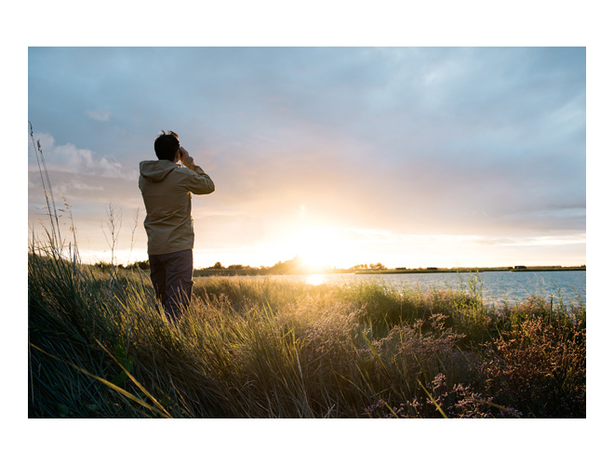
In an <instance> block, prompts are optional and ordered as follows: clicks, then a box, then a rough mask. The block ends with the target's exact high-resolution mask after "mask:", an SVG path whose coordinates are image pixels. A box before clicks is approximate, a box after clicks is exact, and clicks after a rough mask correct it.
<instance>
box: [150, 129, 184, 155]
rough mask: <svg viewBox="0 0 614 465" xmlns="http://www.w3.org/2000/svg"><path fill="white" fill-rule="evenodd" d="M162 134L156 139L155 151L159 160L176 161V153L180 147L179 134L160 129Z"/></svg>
mask: <svg viewBox="0 0 614 465" xmlns="http://www.w3.org/2000/svg"><path fill="white" fill-rule="evenodd" d="M160 132H161V133H162V134H160V135H159V136H158V137H157V138H156V140H155V141H154V151H155V152H156V156H157V157H158V160H170V161H175V155H176V154H177V150H178V149H179V136H178V135H177V134H175V133H174V132H173V131H168V134H167V133H166V132H164V131H160Z"/></svg>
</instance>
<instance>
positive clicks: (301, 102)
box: [28, 47, 586, 274]
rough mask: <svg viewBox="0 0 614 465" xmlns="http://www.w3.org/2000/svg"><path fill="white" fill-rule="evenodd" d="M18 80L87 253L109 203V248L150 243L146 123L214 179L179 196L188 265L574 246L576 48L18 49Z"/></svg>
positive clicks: (579, 85)
mask: <svg viewBox="0 0 614 465" xmlns="http://www.w3.org/2000/svg"><path fill="white" fill-rule="evenodd" d="M90 69H91V70H92V71H88V70H90ZM178 69H181V70H184V71H183V72H182V73H181V74H180V78H179V75H178V74H177V71H176V70H178ZM93 70H96V71H93ZM66 76H72V78H71V79H70V80H67V79H66ZM110 76H113V77H114V78H113V79H116V80H117V85H114V86H109V85H107V84H108V82H111V81H108V79H110ZM28 79H29V86H28V89H29V97H30V98H29V99H28V112H29V119H30V120H31V122H32V124H33V130H34V134H33V136H34V140H37V141H40V144H41V147H42V150H44V153H45V159H46V167H47V169H48V171H49V178H50V182H51V184H52V185H53V190H54V192H55V195H56V196H57V197H58V199H56V200H59V198H60V196H63V197H66V198H67V200H68V202H70V203H71V204H72V205H73V207H74V213H75V214H74V215H73V218H74V221H75V228H76V230H77V236H78V241H79V252H80V256H81V257H82V258H83V259H84V260H87V261H89V262H94V263H96V262H98V261H109V260H110V259H111V255H112V252H111V247H110V245H109V244H108V241H107V237H110V231H108V230H106V229H105V228H106V221H105V209H106V206H107V205H108V204H109V203H113V204H115V205H117V208H118V210H121V215H122V218H123V224H122V227H121V231H116V232H117V233H118V234H117V236H115V235H114V236H113V237H116V238H117V242H116V243H115V244H114V247H113V255H114V258H115V259H116V260H118V261H120V262H121V263H123V264H128V262H134V261H137V260H138V261H141V260H147V258H148V256H147V237H146V233H145V230H144V228H143V220H144V219H145V211H144V206H143V201H142V198H141V195H140V192H139V189H138V186H137V183H136V180H137V178H138V171H137V170H138V166H139V163H140V162H141V161H144V160H152V159H154V158H155V153H154V151H153V147H152V145H153V144H152V143H153V140H154V138H155V137H156V136H157V135H158V132H159V131H160V130H161V129H165V130H173V131H175V132H176V133H177V134H179V137H180V140H181V145H182V147H184V148H185V149H186V150H188V151H189V153H190V155H191V156H192V157H193V158H194V160H195V163H196V164H197V165H198V166H200V167H201V168H202V169H203V170H204V171H205V172H206V173H207V174H208V175H209V176H211V179H212V180H213V182H214V183H215V186H216V190H215V192H213V193H212V194H211V195H206V196H199V195H194V196H193V198H192V215H193V220H194V232H195V240H194V246H193V247H194V265H195V267H196V268H207V267H212V266H214V264H217V263H221V264H222V265H224V266H231V265H245V266H250V267H256V268H259V267H261V266H263V267H271V266H274V265H275V264H277V263H284V262H286V261H290V260H294V259H295V258H297V257H300V259H301V260H300V267H299V260H296V266H297V267H299V268H301V269H307V268H310V269H311V270H312V271H308V272H310V273H311V272H313V273H314V274H316V272H319V270H325V269H326V268H327V267H331V268H351V267H353V266H356V265H362V266H364V265H365V264H366V265H367V266H369V265H371V264H378V263H381V264H382V265H383V266H386V267H388V268H397V267H398V268H402V267H408V268H409V267H453V266H507V265H515V264H523V265H536V266H537V265H544V264H552V265H567V266H572V265H580V264H583V263H585V262H586V114H585V107H586V51H585V49H584V48H582V47H560V48H559V47H509V48H498V47H493V48H489V47H486V48H481V47H467V48H455V47H451V48H446V47H436V48H429V47H426V48H422V47H398V48H397V47H355V48H354V47H349V48H343V47H341V48H336V47H304V48H284V47H280V48H277V47H231V48H215V47H187V48H182V47H177V48H172V49H167V48H157V47H152V48H142V49H140V48H123V47H118V48H104V47H101V48H70V47H69V48H55V47H31V48H30V49H29V52H28ZM113 82H115V81H113ZM144 82H147V83H148V85H147V86H143V83H144ZM83 83H87V85H84V84H83ZM95 89H99V90H101V89H104V90H105V92H102V91H100V92H98V91H95ZM544 89H547V92H544V91H543V90H544ZM157 93H165V95H166V93H168V95H167V98H166V99H163V100H158V99H155V98H152V95H156V94H157ZM62 95H72V96H73V98H71V99H62V98H60V96H62ZM143 109H146V111H144V110H143ZM110 134H115V135H117V137H115V136H114V137H109V135H110ZM127 134H130V135H131V136H130V137H127V136H126V137H123V136H120V135H127ZM28 150H29V152H28V167H29V174H28V205H29V206H28V221H29V224H30V225H31V229H32V233H31V234H32V235H38V234H40V233H42V227H41V226H40V223H39V220H41V219H42V220H45V211H46V206H45V205H46V204H45V196H44V189H43V185H42V180H41V176H40V174H39V172H38V166H39V165H38V163H37V159H36V156H35V150H34V146H33V145H32V144H30V146H29V148H28ZM101 224H102V227H101ZM66 228H67V229H68V226H66ZM70 235H71V234H70V231H67V233H66V234H65V236H66V237H70ZM293 265H294V264H293Z"/></svg>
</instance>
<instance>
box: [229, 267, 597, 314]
mask: <svg viewBox="0 0 614 465" xmlns="http://www.w3.org/2000/svg"><path fill="white" fill-rule="evenodd" d="M254 278H256V277H252V278H248V279H254ZM260 278H262V277H260ZM267 278H268V279H286V280H301V281H304V282H306V283H309V284H313V285H318V284H325V283H331V284H332V283H338V284H343V283H353V282H360V281H376V282H382V283H384V284H385V285H387V286H392V287H395V288H398V289H402V288H404V287H405V288H407V287H410V288H415V287H418V288H420V289H424V290H426V289H432V288H436V289H465V290H468V289H469V281H470V280H473V281H475V280H477V282H478V286H481V288H482V295H483V297H484V300H485V302H486V303H489V304H493V305H496V306H500V305H502V304H503V303H505V302H507V303H510V304H512V303H517V302H522V301H524V300H525V299H526V298H527V297H529V296H531V295H535V296H541V297H545V298H547V299H550V297H551V296H553V298H554V302H555V303H557V302H558V301H559V299H562V301H563V302H564V303H565V304H566V305H577V304H578V303H579V302H580V301H581V302H582V304H583V305H586V271H584V270H582V271H536V272H532V271H523V272H509V271H485V272H481V273H477V274H476V273H421V274H418V273H395V274H350V273H343V274H320V275H296V276H289V275H288V276H267ZM240 279H243V278H240Z"/></svg>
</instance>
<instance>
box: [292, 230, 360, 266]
mask: <svg viewBox="0 0 614 465" xmlns="http://www.w3.org/2000/svg"><path fill="white" fill-rule="evenodd" d="M281 249H282V251H283V250H284V249H285V250H287V251H288V252H290V253H292V254H294V255H295V256H299V257H300V258H301V259H302V260H303V261H304V263H305V264H306V265H307V266H309V267H312V268H325V267H340V266H346V265H345V264H346V263H352V261H353V260H356V256H357V254H356V251H355V250H352V247H351V246H350V244H349V243H348V242H347V240H344V237H343V236H342V234H341V233H340V232H339V231H337V230H336V229H334V228H325V227H313V228H306V229H304V230H300V231H298V232H297V233H296V234H295V235H294V236H292V237H291V238H290V239H289V240H288V241H286V242H285V243H283V244H282V245H281Z"/></svg>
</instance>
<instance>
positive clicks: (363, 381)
mask: <svg viewBox="0 0 614 465" xmlns="http://www.w3.org/2000/svg"><path fill="white" fill-rule="evenodd" d="M28 272H29V274H28V280H29V283H28V284H29V285H28V297H29V392H28V399H29V416H30V417H104V418H118V417H119V418H123V417H197V418H211V417H214V418H219V417H224V418H314V417H315V418H368V417H389V418H394V417H401V418H404V417H419V418H427V417H450V418H452V417H472V418H474V417H512V418H515V417H521V418H532V417H542V418H543V417H559V418H573V417H585V416H586V407H585V404H586V401H585V399H586V329H585V323H586V309H585V308H582V307H578V306H577V305H578V304H576V303H574V304H573V305H572V304H570V303H567V302H557V301H555V302H554V305H551V302H550V301H549V300H548V301H545V300H543V299H540V298H537V297H532V298H530V299H528V300H527V301H525V302H522V303H520V304H514V305H513V306H509V307H507V308H505V309H504V310H503V311H499V312H495V311H494V310H493V309H491V308H489V307H487V306H486V305H484V304H483V302H482V300H481V295H480V293H479V291H478V289H479V286H477V285H476V283H475V280H476V279H478V278H476V277H474V276H468V277H467V278H466V279H468V283H467V286H465V291H464V292H460V291H453V290H451V289H435V290H427V291H425V290H419V289H414V288H407V289H403V290H401V291H399V290H397V289H394V288H388V287H385V286H384V285H382V284H377V283H375V281H373V282H367V283H362V284H353V285H339V286H335V285H320V286H311V285H308V284H304V283H299V282H292V281H290V280H288V281H283V280H270V279H262V280H254V281H252V280H241V279H239V278H229V277H211V278H202V279H197V280H196V284H195V287H194V298H193V302H192V307H191V309H190V310H189V311H188V312H187V313H186V314H184V316H183V317H182V319H181V320H180V322H179V324H178V325H177V326H176V327H175V326H172V325H170V324H169V323H167V322H166V321H165V320H164V318H163V317H162V316H161V313H160V308H159V306H158V304H157V302H156V301H155V299H154V296H153V290H152V288H151V284H150V281H149V277H148V275H147V274H146V273H144V272H143V271H141V270H138V269H137V270H116V269H110V270H106V271H102V270H100V269H96V268H94V267H90V266H85V265H80V264H79V263H78V260H74V259H73V260H67V259H63V258H60V257H59V255H58V254H57V253H55V252H53V250H51V251H47V254H43V253H40V252H36V253H33V252H32V253H30V255H29V261H28Z"/></svg>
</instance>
